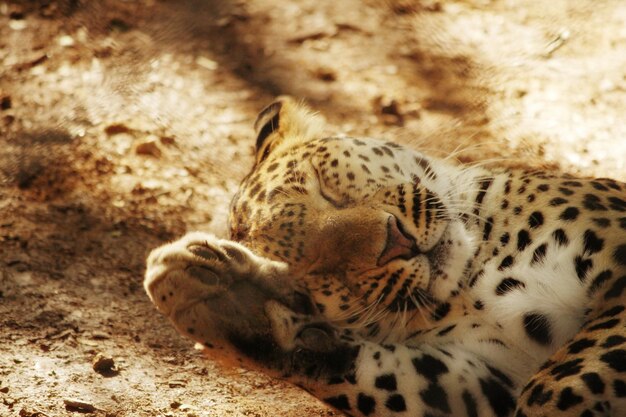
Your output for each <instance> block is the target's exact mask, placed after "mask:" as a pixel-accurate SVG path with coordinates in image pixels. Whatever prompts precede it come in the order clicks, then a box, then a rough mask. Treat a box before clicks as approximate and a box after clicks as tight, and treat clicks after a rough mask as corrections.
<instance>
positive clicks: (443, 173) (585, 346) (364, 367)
mask: <svg viewBox="0 0 626 417" xmlns="http://www.w3.org/2000/svg"><path fill="white" fill-rule="evenodd" d="M255 127H256V128H257V134H258V138H257V144H256V148H257V160H256V163H255V166H254V168H253V170H252V172H251V173H250V175H248V176H247V177H246V179H245V180H244V181H243V183H242V184H241V187H240V190H239V192H238V193H237V195H236V196H235V198H234V200H233V203H232V209H231V221H230V223H231V239H232V240H230V241H228V240H220V239H217V238H215V237H213V236H211V235H207V234H202V233H193V234H190V235H188V236H186V237H184V238H183V239H181V240H179V241H178V242H175V243H172V244H169V245H166V246H164V247H161V248H159V249H156V250H155V251H154V252H153V253H152V254H151V256H150V258H149V260H148V271H147V274H146V283H145V284H146V289H147V291H148V293H149V294H150V296H151V298H152V300H153V301H154V303H155V304H156V305H157V307H158V308H159V309H160V310H161V311H162V312H164V313H165V314H166V315H168V316H169V317H170V319H172V321H173V322H174V324H175V326H176V327H177V328H178V329H179V330H180V331H181V332H182V333H183V334H185V335H187V336H188V337H190V338H192V339H195V340H197V341H199V342H201V343H204V344H205V345H206V346H208V347H211V348H213V349H222V351H225V352H230V354H232V355H241V356H243V357H246V358H248V359H249V360H250V361H251V362H253V363H254V364H255V365H257V366H260V367H261V368H263V369H265V370H266V371H267V372H268V373H271V374H272V375H277V376H279V377H282V378H285V379H288V380H291V381H293V382H294V383H296V384H299V385H300V386H302V387H304V388H305V389H307V390H309V391H310V392H312V393H313V394H314V395H317V396H318V397H320V398H322V399H324V400H325V401H326V402H328V403H329V404H331V405H332V406H334V407H335V408H337V409H340V410H342V411H344V412H345V413H347V414H349V415H363V416H396V415H398V416H400V415H407V416H424V417H427V416H432V417H434V416H468V417H475V416H499V417H503V416H513V415H515V416H517V417H524V416H576V417H579V416H580V417H592V416H615V417H617V416H624V415H626V311H625V310H626V308H625V305H626V184H623V183H619V182H617V181H613V180H610V179H594V180H591V179H576V178H573V177H570V176H562V175H555V174H552V173H546V172H536V171H523V170H511V169H505V168H502V169H486V168H481V167H479V166H461V165H458V164H455V163H453V162H451V161H447V160H443V159H437V158H433V157H429V156H427V155H424V154H422V153H420V152H417V151H413V150H410V149H407V148H404V147H401V146H399V145H397V144H394V143H389V142H386V143H385V142H379V141H375V140H370V139H355V138H349V137H330V138H323V137H321V136H320V134H319V129H318V126H317V122H316V121H315V119H314V117H313V116H310V115H309V114H308V113H307V111H306V109H303V108H302V107H300V106H297V105H296V104H294V103H293V102H292V101H290V100H287V99H285V100H283V101H279V102H276V103H274V104H273V105H271V106H269V107H268V108H267V109H265V110H264V111H263V112H262V113H261V114H260V115H259V119H258V120H257V125H256V126H255Z"/></svg>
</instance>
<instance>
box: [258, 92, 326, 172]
mask: <svg viewBox="0 0 626 417" xmlns="http://www.w3.org/2000/svg"><path fill="white" fill-rule="evenodd" d="M322 129H323V122H322V121H321V120H320V118H319V117H318V116H317V115H315V114H314V113H313V112H312V111H311V110H310V109H309V108H308V107H307V106H306V105H304V104H301V103H297V102H296V101H295V100H293V99H292V98H290V97H286V96H283V97H279V98H278V99H276V101H274V102H273V103H272V104H270V105H269V106H267V107H266V108H264V109H263V110H262V111H261V113H259V115H258V116H257V119H256V122H254V130H255V132H256V146H255V153H256V163H257V164H259V163H261V161H263V160H264V159H265V158H267V156H268V155H269V154H270V153H271V152H273V151H275V150H276V149H277V148H282V147H285V146H289V145H291V144H294V143H297V142H305V141H308V140H311V139H314V138H316V137H319V135H320V134H321V132H322Z"/></svg>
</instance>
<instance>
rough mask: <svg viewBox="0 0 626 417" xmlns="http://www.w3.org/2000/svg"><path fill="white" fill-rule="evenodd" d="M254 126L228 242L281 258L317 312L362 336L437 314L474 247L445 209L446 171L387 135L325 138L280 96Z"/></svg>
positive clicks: (448, 204) (301, 109)
mask: <svg viewBox="0 0 626 417" xmlns="http://www.w3.org/2000/svg"><path fill="white" fill-rule="evenodd" d="M255 129H256V134H257V139H256V147H255V148H256V159H255V164H254V167H253V169H252V171H251V172H250V174H248V176H246V178H245V179H244V180H243V182H242V184H241V186H240V188H239V191H238V192H237V194H236V196H235V197H234V199H233V201H232V204H231V213H230V220H229V223H230V233H231V239H233V240H235V241H238V242H241V243H243V244H245V245H246V246H248V247H249V248H250V249H252V250H253V251H255V252H256V253H257V254H259V255H263V256H266V257H268V258H271V259H274V260H280V261H284V262H286V263H287V264H289V266H290V271H291V273H292V275H293V279H294V280H299V281H301V282H302V283H304V285H305V286H306V287H307V289H308V290H309V292H310V293H311V295H312V296H313V299H314V300H315V302H316V304H317V305H318V307H319V309H320V310H321V311H322V313H323V314H324V315H325V316H326V317H327V318H329V319H330V320H333V321H337V322H341V323H344V324H345V325H353V326H355V327H358V328H359V330H363V331H366V332H369V333H370V334H369V336H370V337H371V336H372V335H375V334H376V333H378V332H380V333H381V334H386V333H389V332H390V331H391V330H390V329H393V328H398V329H399V328H402V329H404V330H407V329H409V328H410V327H415V326H418V327H419V326H426V325H428V322H429V321H434V320H437V319H439V318H441V317H440V316H441V314H442V312H444V313H445V310H446V304H447V301H448V299H449V298H450V297H452V296H454V295H455V294H457V293H458V290H459V286H460V285H461V284H460V283H461V282H462V278H463V274H464V269H465V265H466V263H467V260H468V259H469V257H470V256H471V253H472V251H473V249H472V247H473V243H472V241H471V238H470V237H469V234H468V233H467V231H466V230H465V227H464V223H463V221H462V220H461V215H460V213H458V211H455V210H453V206H455V198H457V197H456V196H454V195H452V194H451V191H450V190H451V189H452V188H453V187H451V182H452V181H453V180H454V178H452V174H451V173H452V172H453V168H451V167H450V166H448V165H446V164H444V163H443V162H440V161H434V160H432V159H430V158H428V157H426V156H424V155H422V154H420V153H417V152H415V151H412V150H409V149H406V148H404V147H402V146H399V145H397V144H395V143H391V142H380V141H376V140H372V139H355V138H350V137H326V136H324V135H323V129H324V127H323V123H322V122H321V120H320V119H319V118H318V117H317V116H316V115H314V114H312V113H311V111H310V110H309V109H308V108H306V107H305V106H303V105H301V104H298V103H296V102H294V101H293V100H291V99H289V98H283V99H280V100H279V101H276V102H274V103H272V104H271V105H269V106H268V107H267V108H265V109H264V110H263V111H262V112H261V113H260V114H259V116H258V118H257V121H256V123H255ZM402 320H414V322H415V323H416V324H415V326H407V325H406V323H404V322H403V323H401V322H400V321H402ZM418 323H419V324H418ZM381 328H382V329H386V332H385V331H383V330H381Z"/></svg>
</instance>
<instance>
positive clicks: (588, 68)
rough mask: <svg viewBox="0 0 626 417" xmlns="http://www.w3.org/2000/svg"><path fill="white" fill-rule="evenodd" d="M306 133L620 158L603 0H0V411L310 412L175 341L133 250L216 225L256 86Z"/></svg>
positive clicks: (622, 95)
mask: <svg viewBox="0 0 626 417" xmlns="http://www.w3.org/2000/svg"><path fill="white" fill-rule="evenodd" d="M280 94H289V95H292V96H296V97H301V98H304V99H306V100H307V101H308V102H309V103H310V104H311V105H313V106H314V107H316V108H317V109H319V110H320V111H321V112H322V114H324V115H325V116H326V119H327V121H328V126H329V127H328V131H329V132H346V133H351V134H364V135H370V136H383V137H385V138H388V139H392V140H396V141H399V142H404V143H409V144H413V145H416V146H421V147H422V148H425V149H428V150H431V151H432V152H437V153H441V154H449V153H450V152H457V154H456V155H457V157H458V158H459V159H461V160H479V161H482V160H490V161H492V162H493V161H504V162H505V163H509V164H530V165H532V166H547V167H549V168H552V169H559V170H563V171H568V172H571V173H575V174H582V175H594V176H610V177H614V178H616V179H620V180H626V123H625V117H626V116H625V115H626V2H624V1H621V0H605V1H603V2H594V1H587V0H577V1H575V2H574V1H568V0H552V1H550V2H545V1H541V0H525V1H515V0H457V1H454V0H450V1H436V0H423V1H410V0H396V1H391V0H389V1H374V0H342V1H337V0H301V1H291V2H289V1H282V0H251V1H235V0H233V1H227V0H223V1H217V0H187V1H183V0H180V1H166V0H126V1H122V0H117V1H115V0H101V1H87V0H65V1H63V0H58V1H55V0H39V1H35V0H31V1H1V0H0V142H1V143H0V416H21V417H34V416H39V417H43V416H64V415H71V414H75V413H87V414H91V415H95V416H110V417H114V416H115V417H122V416H291V417H296V416H297V417H301V416H334V415H336V414H335V413H334V412H333V411H331V410H330V409H328V408H326V407H325V406H324V405H323V404H321V403H320V402H318V401H316V400H314V399H312V398H311V397H309V396H308V395H307V394H305V393H303V392H301V391H300V390H298V389H296V388H293V387H289V386H287V385H285V384H283V383H280V382H276V381H272V380H269V379H268V378H266V377H264V376H262V375H259V374H256V373H254V372H251V371H246V370H243V369H238V368H225V367H223V366H221V365H219V364H217V363H214V362H212V361H210V360H208V359H207V358H206V357H204V355H203V354H202V352H200V351H196V350H194V349H193V346H192V344H191V343H190V342H188V341H186V340H183V339H181V338H180V337H178V336H177V335H176V334H175V332H174V331H173V329H172V328H171V327H170V326H169V325H168V323H167V322H166V320H165V319H164V318H163V317H161V316H159V315H158V314H157V313H156V311H155V310H154V308H153V307H152V305H151V304H150V302H149V301H148V298H147V297H146V295H145V293H144V291H143V288H142V285H141V281H142V274H143V271H144V259H145V257H146V255H147V253H148V252H149V250H150V249H151V248H153V247H155V246H157V245H159V244H161V243H163V242H166V241H167V240H169V239H173V238H175V237H177V236H180V235H181V234H182V233H184V232H185V231H188V230H196V229H201V230H207V231H212V232H214V233H216V234H219V235H225V232H226V230H225V227H224V225H225V219H226V216H227V208H228V202H229V199H230V197H231V196H232V194H233V193H234V191H235V189H236V187H237V183H238V181H239V180H240V179H241V178H242V177H243V175H245V173H246V170H247V169H249V167H250V165H251V161H252V155H251V149H252V144H253V133H252V127H251V126H252V122H253V121H254V118H255V116H256V113H257V111H258V110H260V109H261V108H262V107H263V106H264V105H265V104H267V103H268V102H269V101H270V100H271V99H272V98H273V97H274V96H276V95H280Z"/></svg>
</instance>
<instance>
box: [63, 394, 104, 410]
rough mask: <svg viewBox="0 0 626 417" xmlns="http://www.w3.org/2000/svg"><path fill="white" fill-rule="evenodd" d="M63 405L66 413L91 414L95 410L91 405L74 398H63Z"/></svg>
mask: <svg viewBox="0 0 626 417" xmlns="http://www.w3.org/2000/svg"><path fill="white" fill-rule="evenodd" d="M63 404H65V409H66V410H67V411H74V412H77V413H93V412H94V411H96V410H97V408H96V407H95V406H94V405H93V404H91V403H89V402H87V401H83V400H79V399H76V398H64V399H63Z"/></svg>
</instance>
